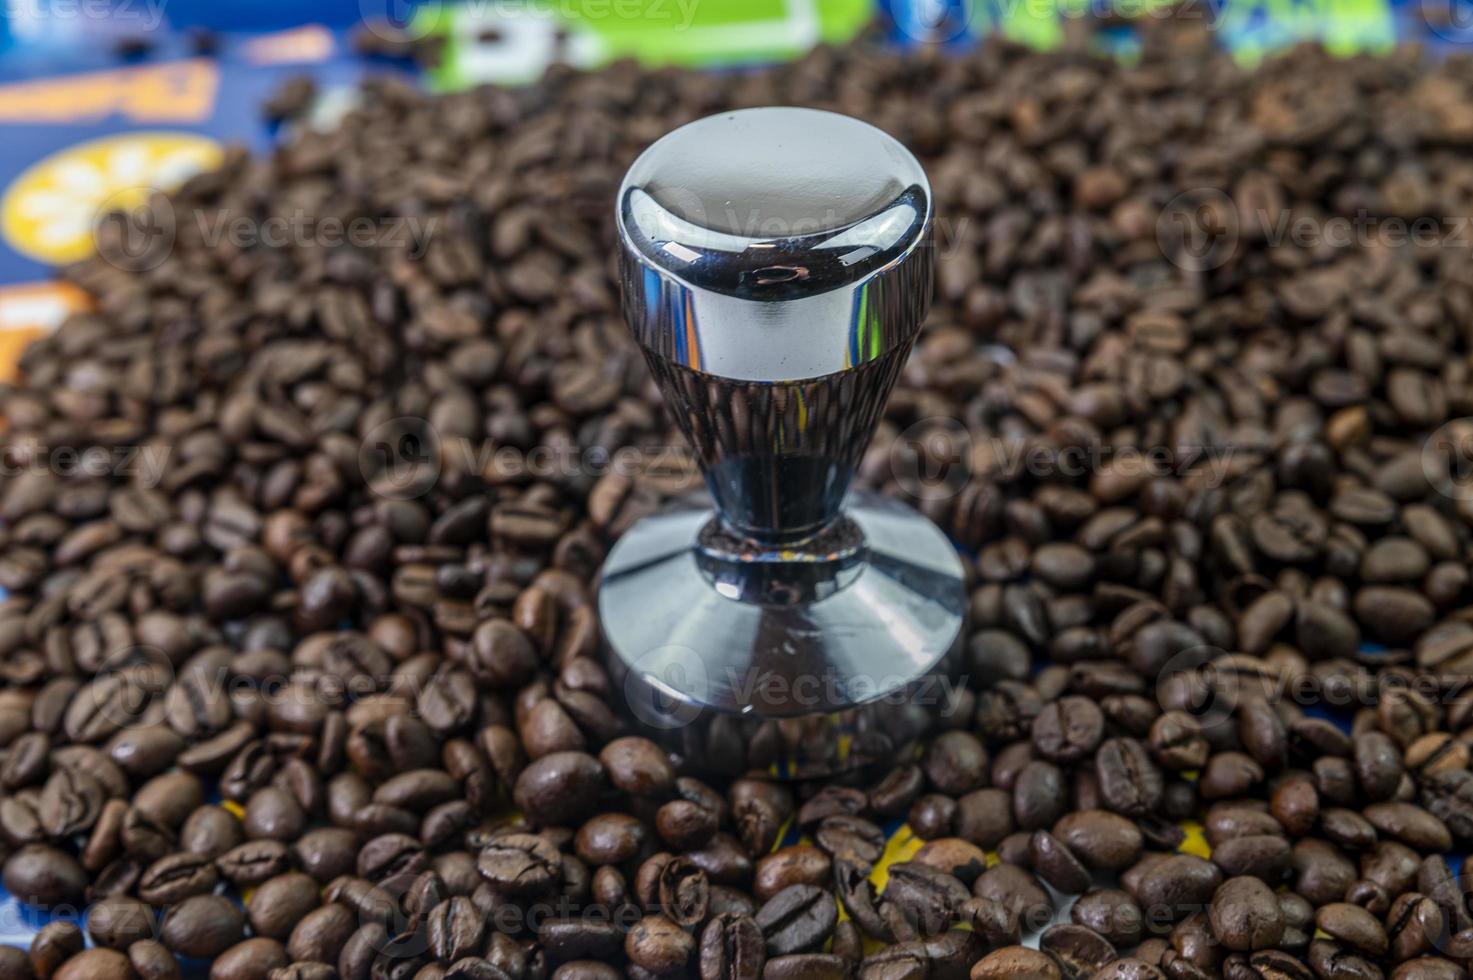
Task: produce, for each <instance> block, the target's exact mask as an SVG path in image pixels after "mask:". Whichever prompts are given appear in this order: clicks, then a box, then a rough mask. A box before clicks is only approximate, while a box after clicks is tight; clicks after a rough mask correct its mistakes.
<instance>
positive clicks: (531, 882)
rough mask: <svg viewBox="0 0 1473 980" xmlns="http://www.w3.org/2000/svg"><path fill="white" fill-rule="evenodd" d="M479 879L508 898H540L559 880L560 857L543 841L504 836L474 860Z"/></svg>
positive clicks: (532, 838)
mask: <svg viewBox="0 0 1473 980" xmlns="http://www.w3.org/2000/svg"><path fill="white" fill-rule="evenodd" d="M476 867H477V869H478V870H479V871H480V872H481V876H482V877H483V878H485V879H486V880H487V881H488V882H490V884H491V886H492V887H493V888H495V889H496V890H498V891H501V892H505V893H507V894H510V895H540V894H545V893H547V892H549V891H551V890H552V889H553V888H555V887H556V886H557V885H558V883H559V882H560V881H561V879H562V857H561V855H560V854H559V853H558V850H557V848H556V847H554V846H553V845H552V844H550V843H549V842H548V841H547V840H546V839H545V838H542V837H538V836H534V835H532V834H507V835H505V836H502V837H498V838H494V839H492V840H491V841H489V842H487V844H486V845H485V846H484V847H483V848H482V849H481V853H480V855H479V856H478V857H477V859H476Z"/></svg>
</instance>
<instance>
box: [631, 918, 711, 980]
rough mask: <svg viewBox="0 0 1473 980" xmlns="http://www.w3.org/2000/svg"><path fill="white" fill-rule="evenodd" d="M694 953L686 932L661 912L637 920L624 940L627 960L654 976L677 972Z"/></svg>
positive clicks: (693, 945) (684, 966)
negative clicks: (660, 913)
mask: <svg viewBox="0 0 1473 980" xmlns="http://www.w3.org/2000/svg"><path fill="white" fill-rule="evenodd" d="M694 952H695V940H693V939H692V938H691V936H690V934H689V933H687V932H686V931H685V930H683V929H681V928H680V926H678V925H677V924H676V923H675V922H673V921H671V920H670V919H667V918H665V917H664V916H663V915H647V916H645V917H644V918H643V919H640V920H639V921H638V922H636V923H635V924H634V926H633V928H631V929H630V930H629V935H628V936H627V937H626V938H625V940H624V953H625V955H626V956H628V957H629V962H631V963H633V964H634V965H635V966H637V967H639V968H640V969H642V970H648V971H649V972H650V973H652V974H654V975H656V976H660V975H664V974H673V973H679V972H681V971H682V970H684V969H685V968H686V965H687V964H688V963H689V962H690V959H691V956H692V954H693V953H694Z"/></svg>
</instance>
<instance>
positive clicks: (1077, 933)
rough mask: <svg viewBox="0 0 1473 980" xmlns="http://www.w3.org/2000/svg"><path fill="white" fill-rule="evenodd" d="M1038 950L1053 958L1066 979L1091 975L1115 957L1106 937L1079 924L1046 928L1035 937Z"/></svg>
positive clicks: (1074, 979) (1070, 979)
mask: <svg viewBox="0 0 1473 980" xmlns="http://www.w3.org/2000/svg"><path fill="white" fill-rule="evenodd" d="M1038 948H1039V950H1040V951H1041V952H1044V953H1047V954H1048V955H1049V956H1051V957H1053V959H1054V962H1055V963H1057V964H1058V966H1059V972H1060V973H1062V974H1063V975H1064V977H1065V978H1066V980H1079V978H1082V977H1089V976H1092V975H1093V974H1094V973H1095V971H1096V970H1099V969H1100V968H1101V967H1103V966H1104V965H1105V964H1106V963H1109V962H1110V961H1112V960H1114V959H1115V956H1116V953H1115V947H1113V946H1112V945H1110V943H1109V941H1108V940H1106V939H1105V937H1103V936H1101V935H1100V934H1099V933H1097V932H1094V931H1092V930H1090V929H1086V928H1084V927H1083V926H1078V925H1064V924H1060V925H1054V926H1049V927H1048V928H1047V929H1045V930H1044V931H1043V934H1042V935H1040V936H1039V937H1038Z"/></svg>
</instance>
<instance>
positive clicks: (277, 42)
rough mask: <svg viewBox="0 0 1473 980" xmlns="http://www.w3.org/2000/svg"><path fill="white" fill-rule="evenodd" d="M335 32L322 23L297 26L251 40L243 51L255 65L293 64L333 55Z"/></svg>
mask: <svg viewBox="0 0 1473 980" xmlns="http://www.w3.org/2000/svg"><path fill="white" fill-rule="evenodd" d="M332 49H333V39H332V31H329V30H328V29H327V28H325V27H322V26H321V25H319V24H308V25H306V26H305V27H294V28H292V29H291V30H289V31H279V32H278V33H275V34H266V35H264V36H262V37H258V38H252V39H251V40H250V41H247V42H246V44H245V46H244V50H243V53H244V55H245V59H246V60H247V61H249V62H250V63H251V64H253V65H289V64H306V63H311V62H317V61H326V60H327V59H328V58H331V57H332Z"/></svg>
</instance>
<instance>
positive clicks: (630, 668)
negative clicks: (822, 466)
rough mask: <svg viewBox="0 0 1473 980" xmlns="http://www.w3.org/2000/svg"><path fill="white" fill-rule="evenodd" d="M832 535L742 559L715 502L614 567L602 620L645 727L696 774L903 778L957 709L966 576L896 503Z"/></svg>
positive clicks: (664, 527) (632, 706)
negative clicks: (953, 672) (956, 658)
mask: <svg viewBox="0 0 1473 980" xmlns="http://www.w3.org/2000/svg"><path fill="white" fill-rule="evenodd" d="M843 515H844V516H843V518H841V520H840V521H839V522H837V524H836V527H835V528H834V529H833V530H832V531H831V532H829V533H828V534H826V535H824V536H822V537H820V538H819V539H817V540H816V541H814V542H810V543H808V544H806V545H804V546H800V547H794V548H791V549H784V550H774V551H753V550H750V546H748V547H745V548H738V547H730V546H728V545H730V544H731V543H730V542H728V541H727V540H726V539H725V538H724V536H723V535H722V534H721V533H720V532H719V529H718V527H717V525H715V524H714V523H713V512H712V510H711V508H710V504H709V500H708V499H707V498H705V497H704V495H698V496H696V497H692V498H688V499H686V500H683V501H680V502H678V503H676V504H675V505H673V506H672V507H670V508H668V509H667V510H665V511H663V512H661V513H659V514H656V515H654V516H653V517H649V518H646V519H645V520H643V521H641V522H640V523H639V524H637V525H635V526H634V528H632V529H631V530H630V531H629V532H628V533H626V534H625V535H624V536H623V537H622V538H621V539H620V540H619V542H618V543H617V544H616V545H615V546H614V548H613V550H612V551H611V552H610V554H609V556H608V559H607V561H606V563H605V565H604V569H603V580H602V584H601V586H600V590H599V613H600V617H601V619H602V621H603V628H604V635H605V637H606V639H607V641H608V644H609V647H610V665H611V668H612V670H613V673H614V677H615V679H616V681H618V682H619V683H620V684H621V686H622V690H623V692H624V697H625V701H626V704H627V706H628V708H629V711H630V713H631V714H632V715H633V717H634V719H635V721H636V722H637V723H638V724H639V725H640V727H641V728H642V729H643V730H644V731H645V733H646V734H649V735H651V736H652V737H658V738H660V739H661V741H662V742H663V743H664V744H666V745H667V746H669V747H671V748H672V750H674V751H676V752H677V753H678V754H679V755H681V756H682V757H683V758H685V759H686V760H687V761H688V762H689V763H690V764H691V765H692V767H694V768H697V769H705V770H716V771H722V772H728V773H737V772H750V771H761V772H771V773H775V774H777V775H781V776H790V777H794V778H808V777H817V776H821V775H828V774H832V773H834V772H837V771H840V770H844V769H849V768H854V767H857V766H863V765H867V764H869V763H871V762H879V761H885V762H894V761H898V759H899V758H900V757H901V753H902V752H903V751H904V749H905V747H906V746H907V745H908V744H909V743H911V742H913V741H914V740H915V739H916V738H919V737H920V736H921V735H923V734H925V732H926V731H927V730H928V729H929V728H930V727H931V725H932V724H933V723H934V722H935V721H936V720H937V719H938V718H941V717H943V716H944V715H945V713H946V711H947V710H948V709H949V708H950V707H952V705H953V704H954V699H955V697H956V695H957V694H958V693H959V692H958V691H957V688H956V686H955V684H954V682H953V681H952V679H951V678H950V677H949V676H948V674H947V667H948V666H949V662H948V661H947V660H946V659H945V658H946V657H947V654H948V653H950V652H951V651H953V649H954V648H955V647H956V645H957V639H958V637H959V635H960V633H961V629H962V623H963V620H964V617H965V612H966V589H965V585H964V579H963V571H962V564H961V560H960V558H959V557H958V556H957V553H956V550H955V549H954V548H953V547H952V545H951V543H950V542H949V541H947V539H946V538H945V536H943V535H942V534H941V532H940V530H938V529H937V528H936V526H935V525H934V524H932V523H931V522H930V521H928V520H926V519H925V518H924V517H922V516H921V515H919V514H917V513H916V512H915V511H913V510H911V509H910V508H908V507H906V506H904V505H903V504H901V503H898V502H896V501H893V500H890V499H887V498H885V497H880V496H878V495H874V494H869V493H854V494H851V495H850V497H849V499H848V501H847V504H846V506H845V508H844V511H843Z"/></svg>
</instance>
